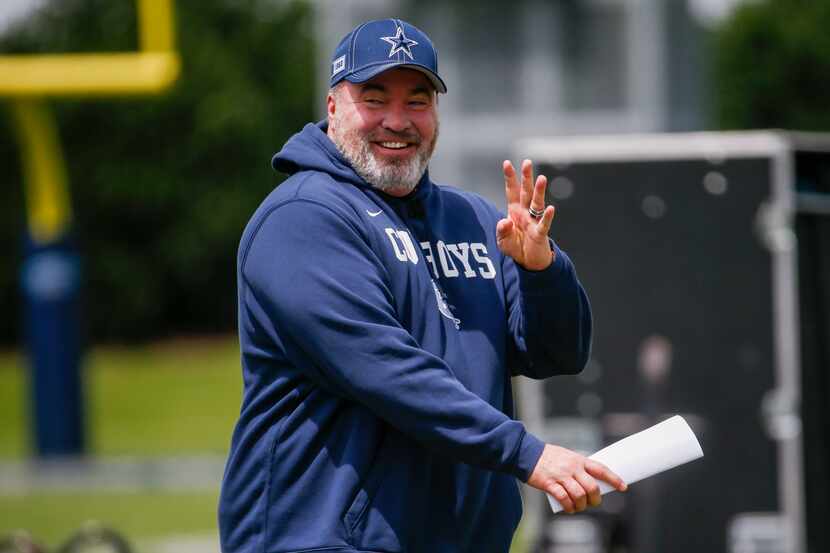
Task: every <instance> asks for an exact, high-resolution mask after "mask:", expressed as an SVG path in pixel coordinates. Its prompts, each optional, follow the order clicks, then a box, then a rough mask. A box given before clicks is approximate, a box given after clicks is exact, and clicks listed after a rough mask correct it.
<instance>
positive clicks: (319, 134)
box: [271, 119, 433, 201]
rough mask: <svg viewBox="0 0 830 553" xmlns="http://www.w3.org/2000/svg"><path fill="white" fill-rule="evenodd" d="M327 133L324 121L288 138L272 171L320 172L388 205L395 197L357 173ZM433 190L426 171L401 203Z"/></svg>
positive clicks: (310, 125) (275, 159)
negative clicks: (383, 199) (369, 191)
mask: <svg viewBox="0 0 830 553" xmlns="http://www.w3.org/2000/svg"><path fill="white" fill-rule="evenodd" d="M327 131H328V121H326V120H325V119H324V120H322V121H319V122H317V123H308V124H307V125H306V126H305V127H303V129H302V130H301V131H300V132H298V133H297V134H295V135H294V136H292V137H291V138H289V139H288V142H286V143H285V145H284V146H283V147H282V149H281V150H280V151H279V152H277V153H276V154H274V157H273V158H271V167H273V168H274V169H275V170H276V171H279V172H280V173H284V174H286V175H293V174H294V173H299V172H300V171H321V172H323V173H328V174H329V175H331V176H332V177H333V178H334V179H335V180H338V181H345V182H348V183H350V184H354V185H356V186H360V187H361V188H367V189H369V190H371V191H373V192H375V193H377V194H379V195H380V196H382V197H383V198H385V199H386V200H387V201H389V200H390V199H393V196H389V195H388V194H385V193H383V192H381V191H380V190H377V189H375V188H374V187H373V186H372V185H370V184H369V183H367V182H366V181H365V180H363V178H362V177H361V176H360V175H358V174H357V173H356V172H355V170H354V169H353V168H352V165H351V164H350V163H349V162H348V160H346V158H345V157H343V154H341V153H340V150H338V149H337V146H335V144H334V142H332V141H331V139H330V138H329V137H328V134H326V133H327ZM432 186H433V184H432V182H431V181H430V180H429V169H427V170H426V171H424V174H423V176H422V177H421V180H420V181H419V182H418V186H417V187H416V188H415V190H414V191H413V192H412V193H411V194H409V195H408V196H405V197H404V198H401V199H408V198H411V197H413V196H417V197H420V198H423V197H424V196H425V195H427V194H429V192H430V190H431V189H432ZM393 201H394V200H393Z"/></svg>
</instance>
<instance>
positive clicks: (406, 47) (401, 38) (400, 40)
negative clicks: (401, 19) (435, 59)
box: [380, 27, 418, 60]
mask: <svg viewBox="0 0 830 553" xmlns="http://www.w3.org/2000/svg"><path fill="white" fill-rule="evenodd" d="M380 39H381V40H385V41H386V42H388V43H389V44H391V45H392V49H391V50H389V57H390V58H391V57H392V56H394V55H395V54H397V53H398V52H403V53H404V54H406V55H407V56H409V59H411V60H414V59H415V58H414V57H412V50H411V48H412V47H413V46H417V45H418V43H417V42H415V41H414V40H412V39H411V38H406V35H405V34H403V27H398V30H397V32H396V33H395V36H382V37H380Z"/></svg>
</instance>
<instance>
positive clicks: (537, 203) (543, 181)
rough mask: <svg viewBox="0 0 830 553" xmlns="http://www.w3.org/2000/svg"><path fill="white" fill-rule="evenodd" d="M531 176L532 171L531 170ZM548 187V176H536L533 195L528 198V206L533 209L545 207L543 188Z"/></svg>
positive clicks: (540, 209) (537, 209) (539, 209)
mask: <svg viewBox="0 0 830 553" xmlns="http://www.w3.org/2000/svg"><path fill="white" fill-rule="evenodd" d="M530 175H531V178H532V175H533V172H532V170H531V173H530ZM547 187H548V178H547V177H546V176H545V175H539V176H538V177H536V184H534V185H533V195H532V197H531V198H530V207H531V208H533V210H534V211H542V210H543V209H545V190H547Z"/></svg>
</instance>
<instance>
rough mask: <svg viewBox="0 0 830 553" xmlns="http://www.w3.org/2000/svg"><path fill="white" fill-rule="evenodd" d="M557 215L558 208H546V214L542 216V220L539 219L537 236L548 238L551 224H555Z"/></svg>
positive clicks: (550, 206)
mask: <svg viewBox="0 0 830 553" xmlns="http://www.w3.org/2000/svg"><path fill="white" fill-rule="evenodd" d="M555 215H556V208H555V207H553V206H552V205H549V206H548V207H546V208H545V213H544V214H543V215H542V218H541V219H539V222H538V223H537V224H536V230H537V234H538V235H539V236H542V237H547V236H548V232H549V231H550V226H551V223H553V218H554V216H555Z"/></svg>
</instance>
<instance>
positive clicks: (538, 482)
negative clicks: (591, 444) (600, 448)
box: [527, 444, 628, 513]
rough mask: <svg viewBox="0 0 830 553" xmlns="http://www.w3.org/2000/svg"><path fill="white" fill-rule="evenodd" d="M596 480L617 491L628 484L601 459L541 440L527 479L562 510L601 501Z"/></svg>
mask: <svg viewBox="0 0 830 553" xmlns="http://www.w3.org/2000/svg"><path fill="white" fill-rule="evenodd" d="M597 480H602V481H603V482H607V483H609V484H611V485H612V486H613V487H614V488H616V489H617V490H619V491H621V492H624V491H625V490H626V489H627V488H628V486H626V485H625V482H623V481H622V479H621V478H620V477H619V476H617V475H616V474H614V473H613V472H612V471H611V469H609V468H608V467H606V466H605V465H603V464H602V463H600V462H598V461H594V460H592V459H589V458H587V457H585V456H583V455H580V454H579V453H576V452H575V451H571V450H570V449H565V448H564V447H559V446H557V445H551V444H545V449H544V450H542V456H541V457H539V461H538V462H537V463H536V467H535V468H534V469H533V472H532V473H531V475H530V478H528V480H527V483H528V484H529V485H531V486H533V487H534V488H538V489H540V490H542V491H543V492H546V493H548V494H550V495H552V496H553V497H554V498H555V499H556V500H557V501H558V502H559V503H560V504H561V505H562V508H563V509H564V510H565V512H566V513H577V512H580V511H584V510H585V509H586V508H588V507H596V506H597V505H599V504H600V503H602V497H601V496H600V492H599V485H598V484H597Z"/></svg>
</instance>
